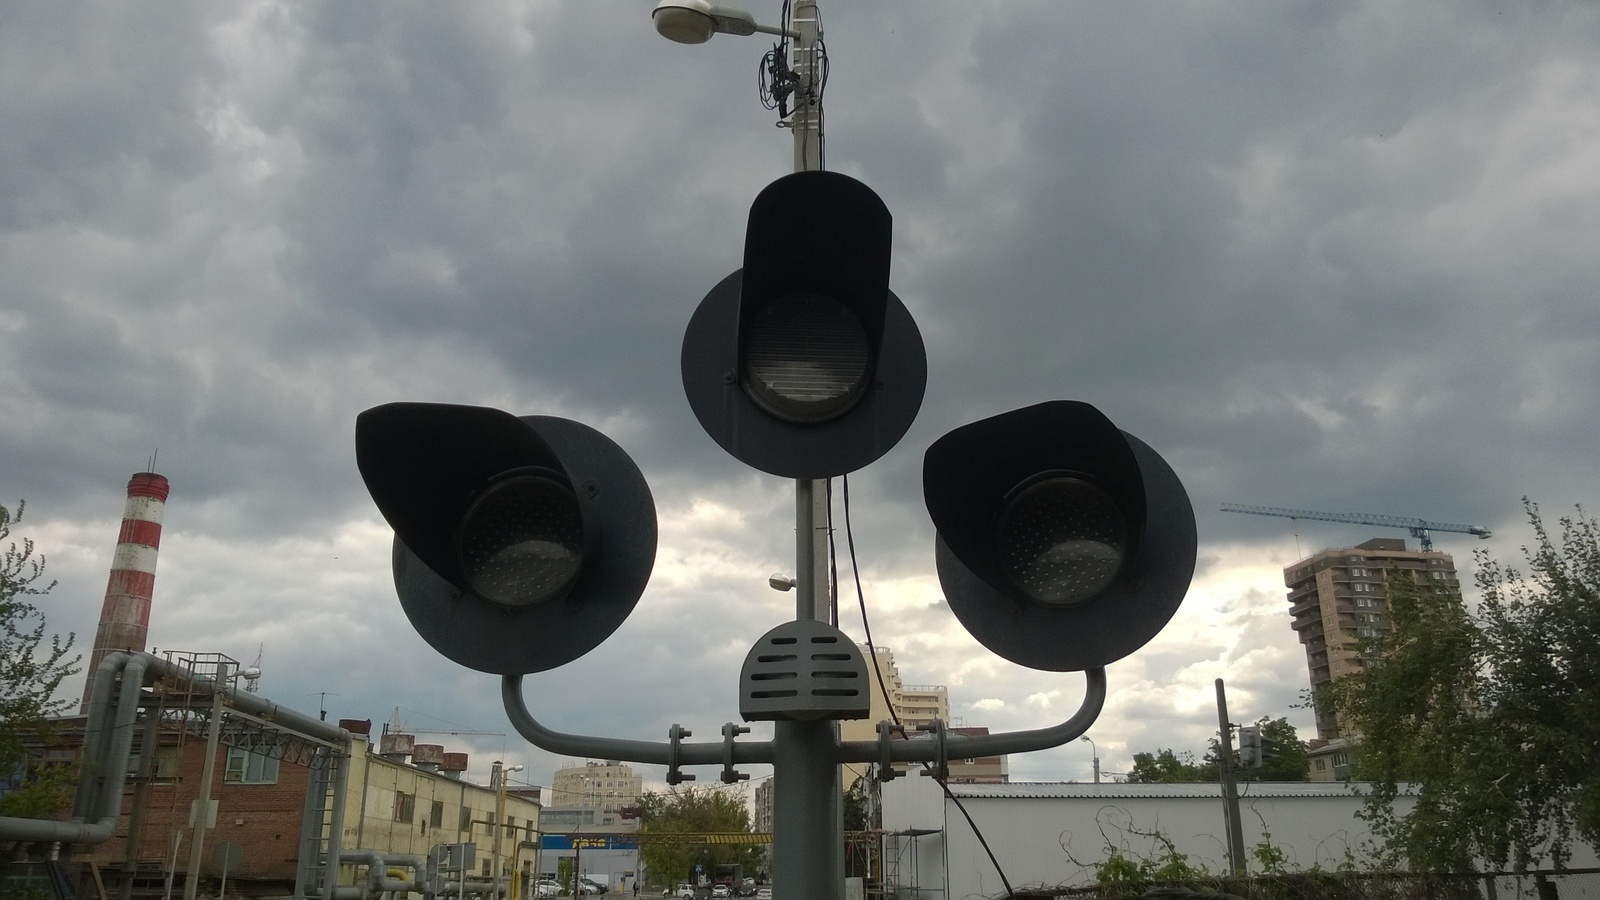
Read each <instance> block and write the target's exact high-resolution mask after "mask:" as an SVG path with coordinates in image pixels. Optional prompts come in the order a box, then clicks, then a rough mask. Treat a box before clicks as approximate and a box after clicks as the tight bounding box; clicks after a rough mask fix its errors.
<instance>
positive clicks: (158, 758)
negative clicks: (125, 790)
mask: <svg viewBox="0 0 1600 900" xmlns="http://www.w3.org/2000/svg"><path fill="white" fill-rule="evenodd" d="M138 774H139V748H138V747H134V748H133V752H132V753H130V754H129V755H128V775H129V777H133V776H136V775H138ZM177 777H178V748H177V747H157V748H156V755H155V756H154V757H152V758H151V760H150V780H151V781H158V782H164V781H172V780H173V779H175V778H177Z"/></svg>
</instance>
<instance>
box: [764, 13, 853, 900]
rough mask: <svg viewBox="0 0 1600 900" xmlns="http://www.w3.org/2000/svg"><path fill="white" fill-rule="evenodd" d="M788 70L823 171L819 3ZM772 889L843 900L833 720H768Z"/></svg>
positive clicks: (809, 495) (820, 549)
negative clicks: (770, 729) (796, 85)
mask: <svg viewBox="0 0 1600 900" xmlns="http://www.w3.org/2000/svg"><path fill="white" fill-rule="evenodd" d="M792 27H793V29H794V31H795V32H796V33H797V34H798V35H799V37H798V38H796V40H795V45H794V59H793V64H792V65H793V68H794V71H795V74H796V75H798V76H799V78H800V85H799V88H798V90H796V91H795V95H794V116H793V118H792V119H791V120H790V123H789V127H790V130H791V132H792V136H793V138H794V170H795V171H796V172H814V171H817V170H820V169H821V168H822V130H821V124H822V108H821V102H820V98H818V96H817V86H818V85H817V75H818V69H817V37H818V33H817V4H816V2H815V0H799V2H797V3H796V4H795V6H794V14H793V20H792ZM828 571H829V569H828V482H827V481H826V480H815V481H813V480H809V479H799V480H797V481H796V482H795V618H796V619H819V620H822V621H827V619H828V611H829V609H830V607H831V604H830V602H829V601H830V600H831V599H832V597H831V591H830V586H829V584H828ZM772 745H773V746H772V757H773V758H772V768H773V786H772V788H773V801H772V886H773V892H774V893H775V894H777V895H779V896H781V897H784V898H786V900H787V898H794V900H837V898H842V897H843V896H844V795H843V791H842V790H841V786H840V783H839V759H838V753H839V723H838V722H837V721H835V720H832V719H824V720H822V721H816V722H785V721H780V722H776V723H774V726H773V740H772Z"/></svg>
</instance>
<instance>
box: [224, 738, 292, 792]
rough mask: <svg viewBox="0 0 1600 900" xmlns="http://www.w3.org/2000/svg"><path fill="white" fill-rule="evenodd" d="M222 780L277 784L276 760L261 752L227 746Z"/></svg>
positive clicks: (241, 782) (232, 782)
mask: <svg viewBox="0 0 1600 900" xmlns="http://www.w3.org/2000/svg"><path fill="white" fill-rule="evenodd" d="M222 780H223V781H224V782H227V783H229V784H277V783H278V761H277V760H276V759H273V758H272V757H270V756H267V755H266V754H263V753H256V752H253V751H250V750H241V749H239V748H238V747H229V748H228V761H227V763H226V764H225V767H224V768H223V770H222Z"/></svg>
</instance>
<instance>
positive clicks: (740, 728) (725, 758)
mask: <svg viewBox="0 0 1600 900" xmlns="http://www.w3.org/2000/svg"><path fill="white" fill-rule="evenodd" d="M749 733H750V727H749V726H747V725H735V724H734V723H732V722H726V723H723V726H722V783H723V784H734V783H735V782H740V781H749V780H750V776H749V775H746V774H744V773H742V772H735V771H734V770H733V739H734V738H736V737H738V736H739V735H741V734H749Z"/></svg>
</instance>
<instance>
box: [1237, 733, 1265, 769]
mask: <svg viewBox="0 0 1600 900" xmlns="http://www.w3.org/2000/svg"><path fill="white" fill-rule="evenodd" d="M1264 757H1265V754H1264V753H1263V752H1262V746H1261V726H1260V725H1240V726H1239V762H1240V764H1242V765H1243V766H1245V767H1246V768H1250V769H1259V768H1261V765H1262V762H1263V761H1264Z"/></svg>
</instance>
